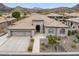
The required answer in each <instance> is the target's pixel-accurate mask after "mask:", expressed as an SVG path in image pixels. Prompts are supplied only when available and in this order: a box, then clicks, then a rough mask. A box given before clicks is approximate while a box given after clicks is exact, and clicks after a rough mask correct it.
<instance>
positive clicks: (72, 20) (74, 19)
mask: <svg viewBox="0 0 79 59" xmlns="http://www.w3.org/2000/svg"><path fill="white" fill-rule="evenodd" d="M66 20H68V21H71V22H76V23H79V18H70V19H66Z"/></svg>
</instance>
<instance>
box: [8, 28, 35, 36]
mask: <svg viewBox="0 0 79 59" xmlns="http://www.w3.org/2000/svg"><path fill="white" fill-rule="evenodd" d="M12 32H17V33H15V34H19V33H18V32H23V33H24V34H25V35H27V34H29V33H27V32H30V33H31V34H30V35H29V36H33V35H34V34H35V31H34V30H10V29H9V30H8V36H12ZM23 33H22V34H23ZM20 34H21V33H20ZM20 34H19V35H20Z"/></svg>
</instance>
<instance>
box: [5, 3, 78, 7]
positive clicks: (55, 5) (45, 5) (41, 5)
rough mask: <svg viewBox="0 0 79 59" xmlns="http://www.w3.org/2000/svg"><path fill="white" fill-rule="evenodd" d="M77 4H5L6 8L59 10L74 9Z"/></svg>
mask: <svg viewBox="0 0 79 59" xmlns="http://www.w3.org/2000/svg"><path fill="white" fill-rule="evenodd" d="M76 4H77V3H5V5H6V6H9V7H12V8H13V7H16V6H21V7H25V8H33V7H39V8H57V7H73V6H75V5H76Z"/></svg>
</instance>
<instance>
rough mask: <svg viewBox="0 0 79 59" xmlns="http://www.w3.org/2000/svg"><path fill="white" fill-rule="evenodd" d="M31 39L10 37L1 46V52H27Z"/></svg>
mask: <svg viewBox="0 0 79 59" xmlns="http://www.w3.org/2000/svg"><path fill="white" fill-rule="evenodd" d="M29 42H30V37H15V36H14V37H10V38H8V40H7V41H6V42H5V43H4V44H2V45H1V46H0V51H1V52H26V51H27V47H28V45H29Z"/></svg>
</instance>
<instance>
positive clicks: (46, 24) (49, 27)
mask: <svg viewBox="0 0 79 59" xmlns="http://www.w3.org/2000/svg"><path fill="white" fill-rule="evenodd" d="M68 28H69V27H68V26H67V25H65V24H62V23H61V22H58V21H56V20H52V19H51V18H49V17H47V16H45V15H40V14H32V15H31V16H30V17H28V18H25V19H23V20H20V21H18V22H16V23H15V25H13V26H10V27H9V28H8V33H9V36H33V35H35V34H37V33H44V34H45V35H46V36H48V35H53V36H61V37H65V36H67V32H68Z"/></svg>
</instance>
